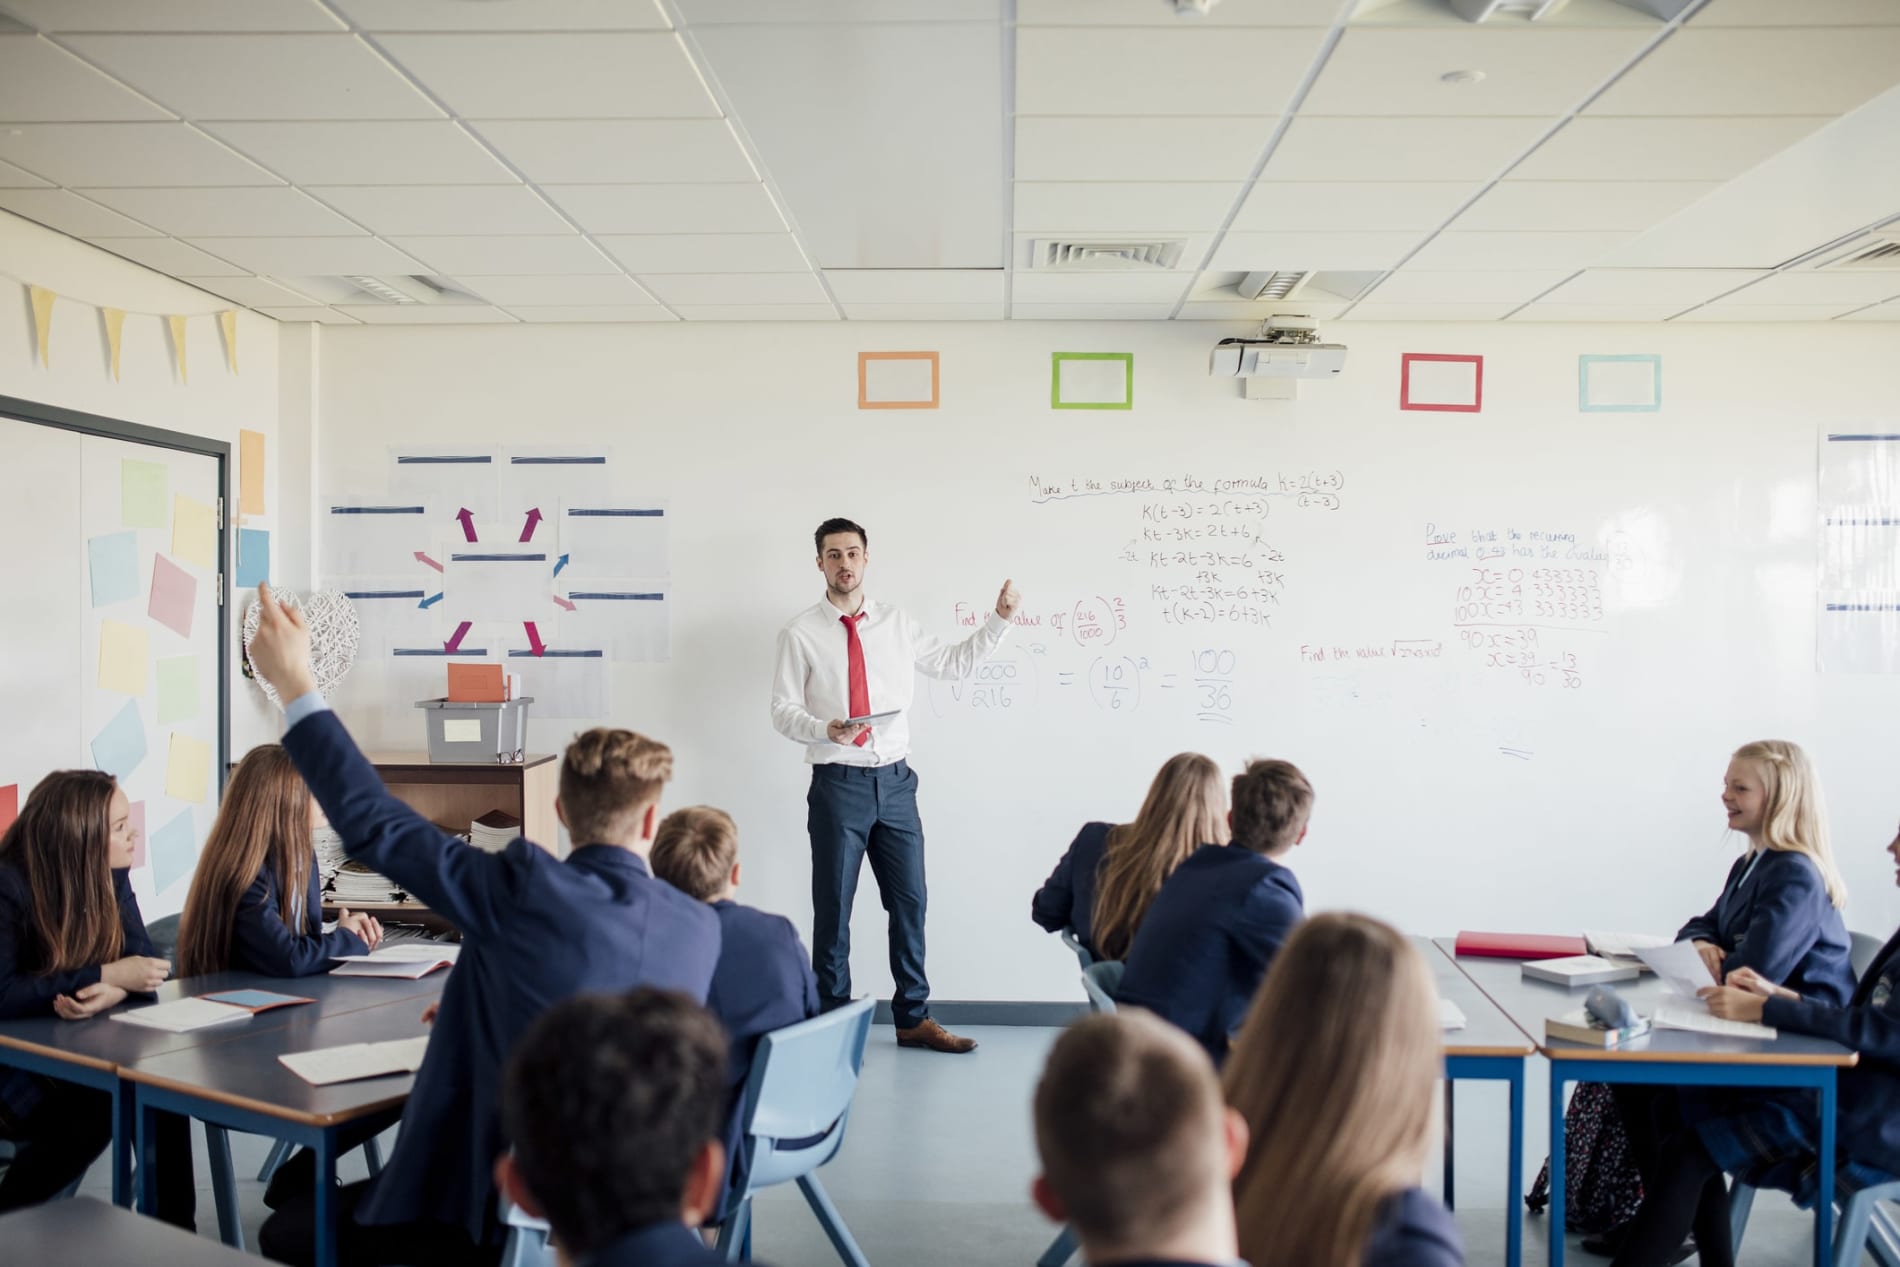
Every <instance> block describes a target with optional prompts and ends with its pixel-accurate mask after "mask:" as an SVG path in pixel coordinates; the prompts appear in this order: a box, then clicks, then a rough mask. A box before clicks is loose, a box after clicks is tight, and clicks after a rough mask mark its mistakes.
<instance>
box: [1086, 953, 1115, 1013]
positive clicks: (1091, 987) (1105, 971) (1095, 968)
mask: <svg viewBox="0 0 1900 1267" xmlns="http://www.w3.org/2000/svg"><path fill="white" fill-rule="evenodd" d="M1124 966H1125V965H1123V963H1122V961H1121V960H1119V959H1104V960H1102V961H1101V962H1099V963H1092V964H1090V965H1089V966H1088V967H1086V968H1084V969H1082V989H1083V990H1084V991H1085V992H1086V993H1087V994H1088V996H1089V1010H1090V1011H1091V1012H1095V1013H1098V1014H1100V1013H1106V1012H1113V1011H1114V1010H1115V991H1116V990H1118V989H1119V988H1121V983H1122V969H1123V967H1124Z"/></svg>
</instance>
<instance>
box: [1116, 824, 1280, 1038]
mask: <svg viewBox="0 0 1900 1267" xmlns="http://www.w3.org/2000/svg"><path fill="white" fill-rule="evenodd" d="M1305 913H1306V912H1305V896H1304V895H1303V894H1302V893H1301V892H1300V882H1299V880H1297V879H1296V878H1294V875H1293V873H1292V872H1291V871H1289V870H1287V868H1285V867H1283V866H1281V865H1280V864H1279V863H1277V862H1275V861H1273V860H1272V859H1271V858H1268V857H1265V856H1263V855H1261V854H1257V853H1255V852H1253V851H1252V850H1251V849H1248V848H1246V847H1245V846H1244V845H1232V844H1229V845H1202V846H1201V847H1200V848H1199V849H1197V850H1195V851H1194V852H1193V853H1192V854H1190V855H1189V856H1188V858H1187V860H1186V861H1185V862H1183V863H1182V864H1181V865H1180V866H1179V867H1176V868H1175V870H1174V874H1173V875H1171V876H1169V877H1168V879H1167V881H1166V883H1164V884H1163V885H1162V886H1161V891H1160V892H1159V893H1157V894H1155V900H1154V903H1153V904H1152V905H1151V906H1149V908H1148V914H1147V915H1146V917H1144V918H1143V919H1142V921H1141V927H1140V928H1139V929H1137V930H1136V931H1135V944H1134V945H1133V946H1131V947H1130V948H1129V951H1128V967H1127V969H1126V970H1125V971H1124V972H1123V974H1122V982H1121V988H1120V989H1119V990H1117V991H1116V995H1115V998H1116V1001H1117V1002H1119V1003H1125V1004H1129V1005H1130V1006H1133V1007H1145V1008H1147V1009H1148V1010H1149V1011H1151V1012H1154V1013H1155V1014H1156V1015H1158V1016H1160V1017H1162V1018H1163V1019H1164V1020H1168V1021H1172V1022H1173V1023H1174V1024H1176V1025H1178V1026H1180V1027H1181V1028H1182V1029H1184V1030H1186V1031H1187V1032H1188V1033H1189V1034H1191V1035H1192V1036H1193V1037H1194V1038H1195V1039H1196V1040H1197V1041H1198V1042H1199V1043H1200V1044H1201V1046H1203V1047H1205V1048H1206V1049H1207V1054H1208V1055H1209V1056H1212V1057H1213V1058H1214V1063H1215V1064H1216V1065H1219V1064H1220V1063H1221V1061H1222V1060H1224V1059H1226V1056H1227V1038H1228V1035H1229V1034H1231V1033H1232V1032H1233V1031H1234V1030H1235V1029H1237V1028H1239V1026H1240V1023H1241V1021H1243V1020H1244V1019H1246V1016H1247V1007H1248V1005H1249V1004H1251V1003H1252V1002H1253V996H1254V991H1256V990H1258V989H1259V988H1260V979H1261V978H1262V977H1264V976H1265V975H1266V972H1267V965H1268V964H1270V963H1271V962H1273V957H1274V955H1276V954H1278V953H1279V951H1280V946H1281V945H1282V943H1284V942H1285V941H1286V939H1287V938H1288V937H1289V936H1291V935H1292V933H1293V929H1294V927H1295V926H1296V925H1297V924H1298V923H1299V922H1300V920H1301V919H1302V918H1303V917H1304V916H1305Z"/></svg>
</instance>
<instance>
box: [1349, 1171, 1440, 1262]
mask: <svg viewBox="0 0 1900 1267" xmlns="http://www.w3.org/2000/svg"><path fill="white" fill-rule="evenodd" d="M1359 1261H1360V1263H1361V1264H1363V1267H1465V1248H1464V1242H1463V1241H1461V1240H1460V1239H1459V1238H1458V1225H1457V1224H1456V1223H1455V1222H1453V1221H1452V1217H1451V1213H1450V1212H1449V1211H1448V1210H1446V1209H1445V1206H1444V1203H1443V1202H1442V1201H1440V1200H1439V1199H1438V1198H1437V1197H1435V1196H1433V1195H1432V1194H1431V1193H1429V1192H1426V1191H1425V1190H1424V1189H1422V1188H1407V1189H1406V1190H1405V1191H1404V1192H1401V1193H1399V1194H1398V1195H1397V1196H1394V1197H1391V1198H1389V1199H1388V1200H1387V1201H1386V1203H1385V1205H1384V1206H1382V1207H1381V1208H1380V1210H1379V1217H1378V1221H1377V1222H1375V1223H1374V1224H1373V1227H1372V1235H1371V1236H1369V1237H1367V1238H1366V1249H1365V1253H1364V1254H1362V1255H1360V1259H1359Z"/></svg>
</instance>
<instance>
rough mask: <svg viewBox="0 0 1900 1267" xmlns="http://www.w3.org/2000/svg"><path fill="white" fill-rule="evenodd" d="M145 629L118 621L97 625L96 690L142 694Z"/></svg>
mask: <svg viewBox="0 0 1900 1267" xmlns="http://www.w3.org/2000/svg"><path fill="white" fill-rule="evenodd" d="M145 669H146V638H145V630H143V629H141V628H140V627H139V626H137V625H128V624H126V623H125V622H124V621H122V620H102V621H100V622H99V689H100V690H102V691H122V692H124V693H125V694H127V695H143V694H145Z"/></svg>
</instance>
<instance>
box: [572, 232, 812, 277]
mask: <svg viewBox="0 0 1900 1267" xmlns="http://www.w3.org/2000/svg"><path fill="white" fill-rule="evenodd" d="M594 240H595V241H597V242H599V243H600V245H601V248H602V249H603V250H605V251H606V252H607V253H608V254H609V255H612V256H613V257H614V258H615V259H617V260H619V261H620V262H621V263H622V264H624V265H626V266H627V271H628V272H630V273H795V272H799V271H801V270H806V269H809V268H810V265H809V264H808V263H807V262H806V260H805V256H804V254H803V253H802V252H800V251H799V249H798V240H797V239H796V238H794V237H793V236H792V235H791V234H789V233H652V234H633V235H626V234H604V235H601V236H598V237H596V238H595V239H594Z"/></svg>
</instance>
